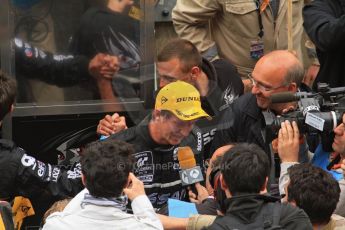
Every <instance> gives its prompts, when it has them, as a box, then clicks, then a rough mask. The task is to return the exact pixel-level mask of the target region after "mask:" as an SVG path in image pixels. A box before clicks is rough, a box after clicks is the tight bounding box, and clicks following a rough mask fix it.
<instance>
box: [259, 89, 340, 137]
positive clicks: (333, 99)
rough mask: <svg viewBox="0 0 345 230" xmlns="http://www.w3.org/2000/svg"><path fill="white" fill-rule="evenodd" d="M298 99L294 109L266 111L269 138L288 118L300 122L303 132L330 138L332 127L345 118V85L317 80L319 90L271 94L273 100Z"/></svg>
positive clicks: (300, 128) (276, 134) (287, 100)
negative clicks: (332, 85) (276, 111)
mask: <svg viewBox="0 0 345 230" xmlns="http://www.w3.org/2000/svg"><path fill="white" fill-rule="evenodd" d="M294 101H297V102H298V107H297V109H296V110H295V111H290V112H287V113H285V114H282V115H279V116H276V115H274V114H273V113H271V112H263V115H264V117H265V123H266V140H267V141H271V140H273V139H274V138H276V137H277V136H278V131H279V129H280V127H281V123H282V122H283V121H285V120H289V121H290V122H292V121H295V122H296V123H297V126H298V129H299V131H300V133H307V134H321V140H323V139H328V140H329V137H330V135H331V134H332V132H333V129H334V128H335V127H337V125H338V124H339V123H340V122H341V120H342V115H343V113H344V112H345V87H338V88H330V87H329V85H328V84H326V83H318V87H317V92H316V93H312V92H298V93H291V92H283V93H277V94H273V95H272V96H271V102H272V103H287V102H294Z"/></svg>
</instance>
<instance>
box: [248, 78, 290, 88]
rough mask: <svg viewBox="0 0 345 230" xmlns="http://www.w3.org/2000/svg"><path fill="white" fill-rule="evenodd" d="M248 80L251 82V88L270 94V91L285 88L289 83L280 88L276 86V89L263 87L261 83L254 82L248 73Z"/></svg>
mask: <svg viewBox="0 0 345 230" xmlns="http://www.w3.org/2000/svg"><path fill="white" fill-rule="evenodd" d="M248 78H249V80H250V81H251V83H252V85H253V86H256V87H257V88H259V90H260V91H266V92H270V91H272V90H276V89H279V88H281V87H284V86H287V85H288V84H289V83H284V84H283V85H281V86H277V87H270V86H265V85H263V84H262V83H260V82H258V81H256V80H255V79H254V78H253V76H252V74H251V73H248Z"/></svg>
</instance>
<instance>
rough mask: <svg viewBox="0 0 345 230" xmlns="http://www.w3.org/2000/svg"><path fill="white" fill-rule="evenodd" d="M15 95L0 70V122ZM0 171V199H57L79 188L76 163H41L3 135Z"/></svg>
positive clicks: (72, 194) (10, 83) (10, 107)
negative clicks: (69, 164) (65, 164)
mask: <svg viewBox="0 0 345 230" xmlns="http://www.w3.org/2000/svg"><path fill="white" fill-rule="evenodd" d="M15 95H16V82H15V81H14V80H13V79H10V78H8V77H6V76H4V75H3V74H2V73H1V72H0V125H1V122H2V120H3V118H4V116H5V115H6V114H8V113H9V112H11V111H12V109H13V103H14V100H15ZM0 175H1V177H0V200H7V201H10V200H12V199H13V198H14V197H15V196H24V197H28V198H36V197H40V196H43V195H48V196H52V197H54V198H56V199H61V198H65V197H67V196H74V195H75V194H77V193H78V192H79V191H80V190H81V189H83V186H82V183H81V167H80V163H78V164H76V165H74V166H71V167H68V168H62V167H59V166H53V165H50V164H45V163H43V162H41V161H38V160H36V159H35V158H33V157H32V156H30V155H28V154H27V153H26V152H25V150H23V149H22V148H19V147H17V146H16V145H15V144H14V143H13V142H12V141H10V140H4V139H0Z"/></svg>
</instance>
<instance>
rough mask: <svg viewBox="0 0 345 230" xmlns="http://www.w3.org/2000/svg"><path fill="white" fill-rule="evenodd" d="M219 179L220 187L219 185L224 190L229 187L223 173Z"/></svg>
mask: <svg viewBox="0 0 345 230" xmlns="http://www.w3.org/2000/svg"><path fill="white" fill-rule="evenodd" d="M219 179H220V187H221V188H222V189H223V190H224V191H226V190H227V189H229V188H228V185H227V184H226V183H225V180H224V177H223V174H220V177H219Z"/></svg>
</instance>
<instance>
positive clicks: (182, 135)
mask: <svg viewBox="0 0 345 230" xmlns="http://www.w3.org/2000/svg"><path fill="white" fill-rule="evenodd" d="M203 117H206V118H209V117H210V116H209V115H208V114H207V113H206V112H205V111H204V110H203V109H202V108H201V102H200V94H199V91H198V90H197V89H196V88H195V87H194V86H192V85H190V84H188V83H186V82H182V81H177V82H173V83H170V84H168V85H166V86H165V87H163V88H162V89H161V90H160V91H159V93H158V95H157V97H156V103H155V109H154V110H153V111H152V114H151V116H150V117H149V119H145V120H144V121H143V122H141V123H140V124H139V125H138V126H135V127H132V128H129V129H126V130H123V131H121V132H119V133H116V134H114V135H112V136H110V137H109V138H107V140H105V141H112V140H113V139H117V140H122V141H126V142H128V143H130V144H133V147H134V149H135V154H134V159H135V164H134V174H135V176H136V177H137V178H139V179H140V180H141V181H142V182H143V183H144V187H145V192H146V194H147V196H148V197H149V199H150V201H151V203H152V205H153V207H154V208H157V209H159V208H160V207H162V206H163V205H165V204H166V203H167V200H168V198H174V199H180V200H181V199H185V198H186V197H187V193H186V189H185V188H184V187H182V184H181V180H180V177H179V170H180V168H179V164H178V163H179V162H178V157H177V150H178V147H179V146H190V147H191V148H192V150H193V152H194V155H195V158H196V161H197V164H199V165H201V166H202V156H203V154H202V151H203V143H202V137H201V132H200V131H198V130H196V128H193V126H194V123H195V121H196V120H197V119H199V118H203Z"/></svg>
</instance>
